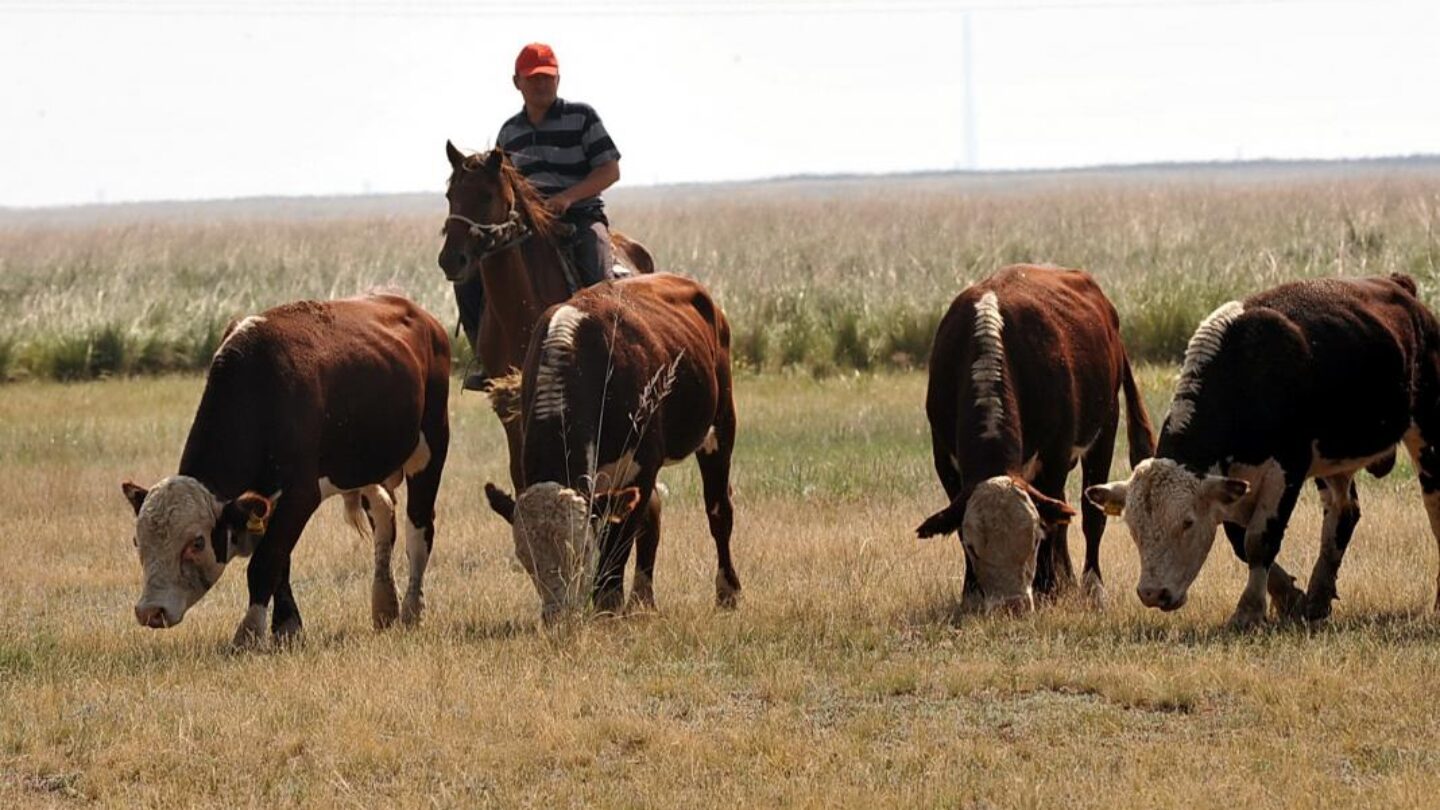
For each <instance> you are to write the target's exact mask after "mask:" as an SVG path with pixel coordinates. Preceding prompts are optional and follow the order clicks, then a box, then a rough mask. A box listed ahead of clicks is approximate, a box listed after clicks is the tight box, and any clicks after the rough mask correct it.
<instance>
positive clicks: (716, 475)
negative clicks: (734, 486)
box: [486, 273, 740, 620]
mask: <svg viewBox="0 0 1440 810" xmlns="http://www.w3.org/2000/svg"><path fill="white" fill-rule="evenodd" d="M520 401H521V405H520V415H519V418H520V419H521V420H522V421H521V424H522V431H523V436H522V463H521V481H520V485H519V486H520V494H519V496H518V497H517V498H516V499H514V500H512V499H511V498H510V496H509V495H507V494H505V493H504V492H503V491H501V490H499V489H498V488H496V487H495V486H494V485H487V486H486V494H487V495H488V497H489V500H490V505H491V507H492V508H494V509H495V511H496V512H498V513H499V514H500V515H501V516H503V517H504V518H505V519H506V520H507V521H509V522H510V524H511V526H512V533H513V536H514V541H515V554H516V557H517V558H519V560H520V562H521V564H522V565H523V566H524V567H525V570H526V571H527V572H528V573H529V574H530V577H531V580H532V581H533V582H534V584H535V588H536V590H537V591H538V592H539V594H540V598H541V601H542V616H543V617H544V618H546V619H547V620H549V619H553V618H554V617H556V616H557V615H558V614H560V613H561V612H562V611H565V610H567V609H569V608H573V607H577V606H579V604H581V603H582V602H583V601H584V600H585V599H586V598H587V597H588V596H589V594H585V593H582V592H581V590H582V583H583V582H584V581H585V580H586V579H587V578H588V574H589V572H591V571H593V572H595V580H594V587H593V595H594V601H595V606H596V607H597V609H599V610H603V611H613V610H618V609H619V608H620V606H621V602H622V595H623V581H622V580H623V575H624V571H625V564H626V561H627V560H628V558H629V556H630V547H631V545H632V544H633V545H635V547H636V561H635V578H634V584H633V587H632V593H631V598H632V601H633V602H636V603H640V604H653V602H654V590H653V584H654V577H655V551H656V548H657V547H658V545H659V542H660V508H659V506H660V502H659V499H658V497H657V496H656V493H655V481H656V476H657V475H658V474H659V472H660V468H661V467H662V466H664V465H668V464H676V463H679V462H680V461H683V460H684V459H685V458H686V457H688V456H689V455H690V454H692V453H693V454H695V459H696V461H697V462H698V464H699V466H700V477H701V480H702V482H703V487H704V497H705V512H706V516H707V517H708V518H709V521H710V534H711V535H712V536H713V537H714V538H715V551H716V556H717V558H718V560H719V572H718V574H717V575H716V579H715V593H716V602H717V603H718V604H719V605H720V606H722V607H734V606H735V604H736V600H737V597H738V595H739V592H740V578H739V577H738V576H737V575H736V573H735V568H734V566H733V565H732V563H731V560H730V532H731V528H732V522H733V518H732V509H731V503H730V452H731V449H732V448H733V447H734V443H735V406H734V402H733V400H732V397H731V378H730V327H729V324H728V323H727V322H726V320H725V316H724V314H723V313H722V312H721V311H720V309H719V307H717V306H716V305H715V303H714V301H712V300H711V298H710V296H709V294H708V293H707V292H706V291H705V288H704V287H702V286H701V285H700V284H698V283H696V282H694V281H692V280H690V279H687V278H683V277H681V276H676V275H670V274H668V273H657V274H655V275H649V276H635V277H632V278H629V279H625V280H622V281H616V282H607V283H603V284H600V285H597V286H595V287H590V288H587V289H585V290H582V291H580V292H579V293H577V294H576V295H575V296H574V297H573V298H571V299H570V300H569V301H568V302H566V303H564V304H559V305H556V306H553V307H551V308H550V309H548V310H546V312H545V313H544V314H543V315H542V316H541V319H540V321H539V322H538V323H536V325H535V330H534V335H533V337H532V338H531V340H530V348H529V352H528V353H527V355H526V359H525V368H524V370H523V376H522V382H521V395H520Z"/></svg>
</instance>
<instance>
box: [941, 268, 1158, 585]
mask: <svg viewBox="0 0 1440 810" xmlns="http://www.w3.org/2000/svg"><path fill="white" fill-rule="evenodd" d="M1122 388H1123V390H1124V392H1125V411H1126V414H1127V424H1128V430H1127V436H1128V438H1129V443H1130V463H1131V464H1132V465H1134V464H1136V463H1139V461H1140V460H1141V459H1144V458H1146V457H1148V456H1149V455H1150V454H1151V453H1152V452H1153V450H1154V438H1153V434H1152V433H1151V430H1150V420H1149V417H1148V416H1147V415H1146V413H1145V406H1144V403H1143V402H1142V401H1141V399H1140V395H1139V392H1138V390H1137V389H1136V387H1135V379H1134V376H1133V375H1132V374H1131V371H1130V361H1129V359H1128V357H1127V356H1126V354H1125V348H1124V346H1123V345H1122V344H1121V342H1120V320H1119V317H1118V316H1117V315H1116V313H1115V308H1114V307H1113V306H1111V304H1110V301H1109V300H1108V299H1107V298H1106V297H1105V294H1104V293H1103V292H1101V291H1100V287H1099V286H1097V285H1096V284H1095V281H1094V279H1092V278H1091V277H1090V274H1089V273H1086V272H1084V271H1082V270H1067V269H1063V268H1055V267H1037V266H1032V265H1015V266H1011V267H1006V268H1003V269H1001V270H1000V271H998V272H997V273H995V274H994V275H992V276H990V277H989V278H987V279H984V280H982V281H980V282H978V283H976V284H974V285H973V286H971V287H969V288H967V289H966V290H965V291H964V292H962V293H960V295H959V296H957V297H956V298H955V301H954V302H953V303H952V304H951V305H950V309H949V311H948V312H946V313H945V317H944V319H943V320H941V322H940V328H939V330H938V331H937V333H936V335H935V344H934V347H933V349H932V350H931V355H930V386H929V390H928V392H927V394H926V399H925V410H926V413H927V415H928V416H929V419H930V437H931V444H932V447H933V450H934V456H935V472H936V473H938V474H939V476H940V483H941V484H942V485H943V486H944V487H945V494H946V495H947V496H949V498H950V505H949V506H947V507H945V508H944V509H942V510H940V511H939V512H937V513H935V514H933V515H931V516H930V517H929V518H927V519H926V520H925V522H924V523H922V524H921V525H920V527H919V529H917V532H918V534H919V535H920V536H921V537H931V536H933V535H937V534H946V533H948V532H953V531H956V530H958V531H959V532H960V541H961V545H962V546H963V547H964V550H965V589H964V597H963V600H964V603H965V604H966V605H968V606H969V607H971V608H974V607H978V606H980V605H983V606H984V607H986V608H991V607H997V606H1005V607H1008V608H1011V609H1018V610H1029V609H1031V608H1032V606H1033V597H1032V585H1033V589H1034V590H1038V591H1039V592H1040V593H1042V594H1045V595H1050V596H1053V595H1056V594H1058V593H1059V592H1060V591H1062V590H1064V589H1065V588H1066V587H1068V586H1071V585H1073V584H1074V581H1075V575H1074V573H1073V570H1072V569H1071V565H1070V552H1069V549H1068V547H1067V545H1066V531H1067V527H1068V524H1069V521H1070V518H1071V517H1073V516H1074V514H1075V510H1074V509H1072V508H1071V507H1070V506H1069V505H1068V504H1066V503H1065V479H1066V478H1067V477H1068V476H1069V473H1070V470H1071V469H1073V468H1074V467H1075V464H1076V463H1077V462H1079V463H1080V464H1081V468H1082V475H1083V478H1084V481H1085V484H1086V485H1091V484H1096V483H1099V482H1101V481H1104V480H1105V479H1107V478H1108V477H1109V475H1110V460H1111V457H1112V455H1113V454H1114V450H1115V434H1116V430H1117V428H1118V426H1119V419H1120V401H1119V396H1118V392H1119V391H1120V390H1121V389H1122ZM1082 508H1083V510H1084V518H1083V521H1084V532H1085V568H1084V587H1085V592H1086V594H1087V596H1088V597H1089V598H1090V599H1091V600H1092V601H1093V602H1094V603H1095V604H1096V605H1097V606H1098V605H1103V603H1104V585H1103V581H1102V579H1101V576H1100V537H1101V535H1102V534H1104V531H1105V514H1104V513H1103V512H1102V511H1101V510H1100V509H1099V508H1097V507H1096V506H1094V505H1092V504H1084V505H1083V507H1082Z"/></svg>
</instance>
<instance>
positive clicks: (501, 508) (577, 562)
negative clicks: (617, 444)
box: [485, 481, 640, 621]
mask: <svg viewBox="0 0 1440 810" xmlns="http://www.w3.org/2000/svg"><path fill="white" fill-rule="evenodd" d="M485 496H486V498H488V499H489V501H490V508H492V509H494V510H495V511H496V512H497V513H498V514H499V515H500V516H501V517H503V518H505V520H506V521H508V522H509V523H510V526H511V533H512V534H513V535H514V538H515V557H516V558H517V559H518V560H520V564H521V565H522V566H524V567H525V572H526V573H528V574H529V575H530V581H531V582H533V583H535V590H536V591H537V592H539V594H540V602H541V616H542V617H543V618H544V619H545V620H546V621H551V620H553V619H555V618H557V617H558V616H559V615H561V614H562V613H564V612H565V611H567V610H570V609H573V608H576V607H578V606H580V605H582V604H584V602H585V600H586V599H588V598H589V591H588V589H589V587H590V583H591V581H592V580H593V578H594V574H595V562H596V561H595V556H596V555H595V552H596V549H597V548H598V544H597V536H598V535H599V533H600V532H601V531H603V530H604V529H605V528H606V527H607V526H610V525H613V524H618V523H621V522H623V521H624V520H625V518H626V517H627V516H628V515H629V514H630V512H632V511H633V510H634V509H635V507H636V506H637V505H638V504H639V503H640V490H639V489H637V488H636V487H625V488H624V489H619V490H615V491H611V492H601V493H598V494H596V495H595V496H594V497H592V498H589V499H586V498H585V496H584V495H581V494H580V493H578V492H576V491H575V490H573V489H570V488H569V487H564V486H561V485H560V484H558V483H556V482H554V481H544V482H541V483H538V484H532V485H531V486H529V487H527V488H526V489H525V491H524V492H521V493H520V497H518V498H516V499H514V500H512V499H511V498H510V496H509V495H507V494H505V493H504V492H503V491H501V490H500V489H499V488H497V487H495V486H494V485H493V484H486V485H485Z"/></svg>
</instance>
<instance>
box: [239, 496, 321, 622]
mask: <svg viewBox="0 0 1440 810" xmlns="http://www.w3.org/2000/svg"><path fill="white" fill-rule="evenodd" d="M310 480H311V482H312V483H311V484H310V485H309V486H308V487H306V486H303V485H297V486H294V487H289V488H286V489H284V494H283V495H282V496H281V497H280V499H279V500H278V501H276V504H275V513H274V515H273V516H271V518H270V520H269V524H268V526H267V527H266V530H265V536H264V537H263V538H262V539H261V540H260V543H259V544H258V546H257V547H256V549H255V555H254V556H253V557H252V558H251V560H250V566H249V568H248V569H246V572H245V579H246V585H247V587H248V589H249V591H250V606H249V607H248V608H247V609H246V611H245V618H243V619H241V620H240V626H239V627H238V628H236V630H235V639H234V644H235V646H237V647H253V646H255V645H256V644H259V643H260V641H261V640H262V639H263V638H264V630H265V614H266V612H267V611H268V610H269V608H270V600H271V599H272V598H273V597H274V596H275V594H276V592H277V591H279V590H280V589H281V586H282V585H285V586H287V591H288V581H289V571H290V554H291V552H292V551H293V550H294V549H295V542H296V541H297V540H299V539H300V533H301V532H303V531H304V530H305V524H306V523H307V522H309V520H310V516H311V515H312V514H314V512H315V507H317V506H319V505H320V491H319V489H318V487H316V485H315V484H314V483H313V482H314V481H315V480H318V479H315V478H311V479H310ZM286 601H288V603H289V605H288V607H287V608H286V611H287V615H286V616H284V617H283V621H284V624H283V625H281V626H283V627H285V632H282V633H281V634H280V635H281V637H285V635H286V634H287V633H289V634H291V635H293V633H294V632H298V631H299V629H300V611H299V609H298V608H297V607H295V600H294V597H293V595H292V596H290V597H288V598H287V600H286ZM277 629H279V627H278V626H277Z"/></svg>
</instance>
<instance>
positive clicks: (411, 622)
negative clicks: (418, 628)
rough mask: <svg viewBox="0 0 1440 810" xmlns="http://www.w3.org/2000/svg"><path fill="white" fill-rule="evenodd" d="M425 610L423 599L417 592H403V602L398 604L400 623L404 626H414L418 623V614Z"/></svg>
mask: <svg viewBox="0 0 1440 810" xmlns="http://www.w3.org/2000/svg"><path fill="white" fill-rule="evenodd" d="M424 612H425V600H424V599H423V598H421V596H420V594H418V593H414V594H411V593H407V594H405V602H404V604H402V605H400V623H401V624H403V625H405V626H406V627H414V626H415V625H417V624H419V623H420V616H421V614H423V613H424Z"/></svg>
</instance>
